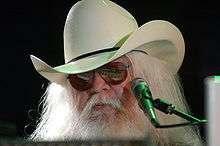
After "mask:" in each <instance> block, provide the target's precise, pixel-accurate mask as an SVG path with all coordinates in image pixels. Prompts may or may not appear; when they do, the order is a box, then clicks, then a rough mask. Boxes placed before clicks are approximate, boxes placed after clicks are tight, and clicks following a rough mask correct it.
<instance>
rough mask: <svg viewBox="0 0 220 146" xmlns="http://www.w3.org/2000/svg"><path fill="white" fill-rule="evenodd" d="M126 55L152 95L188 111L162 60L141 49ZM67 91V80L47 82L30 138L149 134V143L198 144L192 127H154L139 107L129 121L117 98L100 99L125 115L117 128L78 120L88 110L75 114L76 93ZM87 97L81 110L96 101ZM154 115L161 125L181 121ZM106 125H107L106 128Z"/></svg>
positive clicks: (195, 145)
mask: <svg viewBox="0 0 220 146" xmlns="http://www.w3.org/2000/svg"><path fill="white" fill-rule="evenodd" d="M126 56H127V57H128V58H129V59H130V61H131V63H132V68H133V71H134V72H133V73H134V77H139V78H143V79H145V80H146V81H147V82H148V84H149V87H150V90H151V92H152V96H153V97H154V98H162V99H166V100H167V101H169V102H170V103H172V104H174V105H175V106H176V107H178V109H181V110H182V111H184V112H188V111H189V109H188V107H187V104H186V102H185V99H184V96H183V92H182V89H181V85H180V83H179V80H178V79H177V75H175V74H173V73H171V72H170V71H168V69H167V68H166V67H165V65H164V62H163V61H161V60H159V59H157V58H154V57H151V56H149V55H146V54H144V53H141V52H130V53H128V54H127V55H126ZM71 90H72V87H71V86H70V84H69V83H68V82H67V84H65V85H58V84H56V83H51V84H50V85H49V87H48V89H47V91H46V93H45V95H44V96H43V99H42V104H43V111H42V116H41V118H40V119H39V123H38V125H37V128H36V130H35V131H34V132H33V133H32V134H31V135H30V139H31V140H35V141H44V140H46V141H51V140H74V139H83V140H84V139H93V138H97V137H98V138H125V139H126V138H130V139H131V138H134V139H137V138H146V137H150V138H151V140H152V141H153V143H156V144H157V145H161V146H163V145H164V146H171V145H181V144H182V145H190V146H191V145H192V146H201V145H202V143H201V139H200V136H199V132H198V129H197V128H196V127H181V128H170V129H156V128H154V127H153V126H152V124H151V123H150V122H149V121H148V119H147V118H146V116H144V114H143V112H142V111H141V110H140V109H135V114H136V115H138V117H139V119H133V120H131V119H130V118H128V116H126V114H127V113H129V111H126V110H123V107H121V105H120V101H118V100H117V99H115V100H114V101H113V102H112V101H103V102H112V103H111V104H112V105H115V107H116V108H118V109H120V108H122V109H121V110H122V111H123V114H124V115H125V116H124V117H123V118H121V119H118V121H121V122H124V124H123V126H122V127H120V129H117V128H118V127H114V125H110V124H109V125H100V124H99V123H97V122H96V123H86V122H85V121H83V120H82V119H83V118H82V117H83V116H86V114H88V111H83V112H82V114H79V112H78V111H77V108H76V105H77V103H78V102H79V101H77V98H74V97H73V96H77V94H76V93H75V94H74V95H73V93H72V92H71ZM91 99H92V100H93V101H92V100H91V101H90V104H89V103H88V104H87V107H85V109H90V108H91V106H92V104H93V103H94V102H96V101H95V100H96V98H95V97H94V98H91ZM131 108H132V107H131ZM128 110H132V109H128ZM83 113H84V114H83ZM157 114H158V117H159V120H160V123H161V124H177V123H182V122H185V121H184V120H182V119H181V118H179V117H177V116H170V115H164V114H162V113H161V112H157ZM118 121H117V122H118ZM135 122H136V123H135ZM137 123H138V124H137ZM91 124H92V125H91ZM136 125H141V126H140V127H141V128H142V129H143V131H141V130H138V129H137V126H136ZM106 127H110V128H107V129H106ZM104 133H105V134H104Z"/></svg>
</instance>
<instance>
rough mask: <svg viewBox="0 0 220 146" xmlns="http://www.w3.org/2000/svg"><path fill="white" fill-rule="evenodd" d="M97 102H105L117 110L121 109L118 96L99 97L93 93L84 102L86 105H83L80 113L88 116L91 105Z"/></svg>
mask: <svg viewBox="0 0 220 146" xmlns="http://www.w3.org/2000/svg"><path fill="white" fill-rule="evenodd" d="M97 104H107V105H110V106H112V107H113V108H115V109H117V110H121V109H122V104H121V101H120V100H119V99H118V98H116V97H100V96H99V95H98V94H94V95H92V96H91V98H90V99H89V100H88V102H87V103H86V106H85V107H84V109H83V111H82V113H81V115H84V116H88V115H89V114H90V113H91V111H92V107H93V106H95V105H97Z"/></svg>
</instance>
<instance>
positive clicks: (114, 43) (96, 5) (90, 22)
mask: <svg viewBox="0 0 220 146" xmlns="http://www.w3.org/2000/svg"><path fill="white" fill-rule="evenodd" d="M133 50H141V51H145V52H146V53H147V54H148V55H151V56H154V57H157V58H159V59H161V60H163V61H164V62H165V65H166V66H167V68H168V69H170V70H171V71H172V72H173V73H176V72H177V71H178V69H179V67H180V66H181V64H182V61H183V58H184V52H185V44H184V40H183V37H182V34H181V32H180V31H179V30H178V29H177V28H176V27H175V26H174V25H173V24H171V23H169V22H167V21H163V20H154V21H150V22H148V23H145V24H144V25H142V26H141V27H138V25H137V22H136V20H135V19H134V17H133V16H132V15H131V14H130V13H129V12H128V11H126V10H125V9H124V8H122V7H120V6H119V5H117V4H115V3H113V2H111V1H109V0H82V1H79V2H77V3H76V4H75V5H74V6H73V7H72V8H71V10H70V11H69V14H68V16H67V19H66V23H65V27H64V56H65V64H64V65H60V66H57V67H54V68H53V67H51V66H49V65H48V64H46V63H45V62H43V61H42V60H40V59H39V58H37V57H35V56H33V55H31V60H32V62H33V65H34V67H35V69H36V70H37V71H38V72H39V73H40V74H41V75H42V76H44V77H45V78H47V79H48V80H49V81H51V82H56V83H59V84H62V83H63V81H65V80H66V77H67V76H68V74H77V73H82V72H86V71H90V70H93V69H96V68H98V67H100V66H102V65H104V64H107V63H108V62H111V61H113V60H115V59H117V58H119V57H121V56H122V55H124V54H126V53H128V52H130V51H133Z"/></svg>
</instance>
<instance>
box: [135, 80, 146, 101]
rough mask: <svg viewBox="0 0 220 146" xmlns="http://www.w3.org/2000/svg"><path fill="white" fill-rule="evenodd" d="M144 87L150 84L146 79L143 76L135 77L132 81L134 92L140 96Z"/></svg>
mask: <svg viewBox="0 0 220 146" xmlns="http://www.w3.org/2000/svg"><path fill="white" fill-rule="evenodd" d="M143 87H145V88H146V87H147V88H148V85H147V83H146V82H145V80H144V79H142V78H135V79H134V80H132V82H131V90H132V92H133V94H134V96H136V97H137V96H138V95H140V93H141V92H142V90H143Z"/></svg>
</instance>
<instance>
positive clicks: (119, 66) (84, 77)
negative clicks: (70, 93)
mask: <svg viewBox="0 0 220 146" xmlns="http://www.w3.org/2000/svg"><path fill="white" fill-rule="evenodd" d="M128 67H129V65H126V64H123V63H122V62H111V63H108V64H106V65H104V66H102V67H100V68H97V69H95V70H92V71H89V72H85V73H80V74H70V75H69V76H68V77H67V78H68V80H69V82H70V84H71V86H72V87H73V88H75V89H76V90H78V91H85V90H88V89H90V88H91V87H92V85H93V82H94V80H95V72H97V73H98V74H99V75H100V77H101V78H102V79H103V80H104V81H105V82H106V83H107V84H110V85H118V84H121V83H122V82H124V81H125V80H126V78H127V75H128V69H127V68H128Z"/></svg>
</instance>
